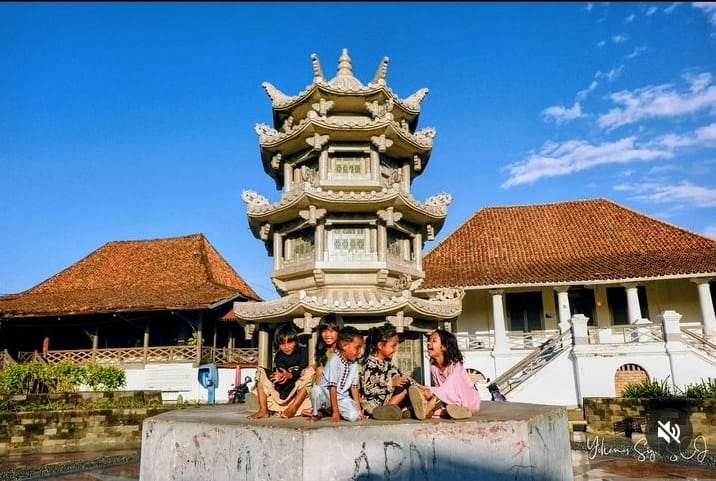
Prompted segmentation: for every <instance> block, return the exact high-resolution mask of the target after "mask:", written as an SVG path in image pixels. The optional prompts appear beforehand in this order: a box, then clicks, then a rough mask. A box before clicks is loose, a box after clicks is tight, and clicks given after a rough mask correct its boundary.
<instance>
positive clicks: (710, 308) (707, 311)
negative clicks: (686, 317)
mask: <svg viewBox="0 0 716 481" xmlns="http://www.w3.org/2000/svg"><path fill="white" fill-rule="evenodd" d="M710 280H711V279H692V280H691V282H693V283H694V284H696V287H697V288H698V289H699V305H700V306H701V319H702V320H703V323H704V337H705V338H707V339H709V340H716V314H714V304H713V300H712V298H711V288H710V286H709V281H710Z"/></svg>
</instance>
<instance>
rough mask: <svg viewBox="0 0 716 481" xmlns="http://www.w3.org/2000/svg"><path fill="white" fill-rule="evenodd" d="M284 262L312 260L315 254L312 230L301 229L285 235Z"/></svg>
mask: <svg viewBox="0 0 716 481" xmlns="http://www.w3.org/2000/svg"><path fill="white" fill-rule="evenodd" d="M285 243H286V245H285V248H284V253H285V260H286V262H304V261H313V260H314V259H315V255H316V247H315V243H314V235H313V230H312V229H310V228H306V229H301V230H299V231H295V232H291V233H290V234H287V235H286V239H285Z"/></svg>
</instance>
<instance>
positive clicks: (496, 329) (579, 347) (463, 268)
mask: <svg viewBox="0 0 716 481" xmlns="http://www.w3.org/2000/svg"><path fill="white" fill-rule="evenodd" d="M423 265H424V268H425V272H426V278H425V283H424V284H423V285H422V286H421V290H420V291H421V293H422V294H428V295H429V294H430V293H431V292H432V291H433V290H438V289H443V288H445V287H453V288H462V289H464V290H465V296H464V298H463V310H462V313H461V314H460V316H459V317H458V318H457V319H456V320H455V321H454V322H453V323H452V329H453V330H454V331H455V332H456V333H457V334H458V339H459V341H460V343H461V347H462V349H463V352H464V354H465V357H466V365H467V366H468V367H470V368H472V369H475V370H477V371H479V375H478V377H484V378H490V379H491V380H492V382H497V383H498V385H499V386H500V387H501V390H502V392H503V393H506V394H507V398H508V400H513V401H524V402H536V403H546V404H564V405H579V404H581V400H582V398H583V397H587V396H618V395H620V393H621V388H622V387H623V385H624V383H625V382H628V381H633V380H635V379H639V378H640V377H645V376H648V377H649V378H651V379H664V378H666V377H669V379H670V381H671V382H672V383H673V384H674V385H675V386H677V387H683V386H684V385H686V384H690V383H694V382H699V381H700V380H702V379H706V378H708V377H716V316H714V285H715V284H714V282H713V279H714V278H715V277H716V241H713V240H711V239H709V238H706V237H703V236H700V235H697V234H694V233H691V232H688V231H686V230H684V229H682V228H679V227H676V226H673V225H670V224H667V223H665V222H662V221H659V220H656V219H653V218H651V217H648V216H646V215H643V214H640V213H638V212H635V211H633V210H630V209H627V208H625V207H622V206H620V205H618V204H615V203H614V202H611V201H609V200H606V199H592V200H582V201H573V202H560V203H550V204H543V205H525V206H510V207H486V208H482V209H480V210H479V211H477V212H476V213H475V214H474V215H473V216H472V217H471V218H470V219H468V220H467V221H466V222H464V223H463V224H462V225H461V226H460V227H458V228H457V229H456V230H455V231H454V232H453V233H451V234H450V235H449V236H448V237H447V238H445V239H444V240H443V241H442V242H440V243H439V244H438V245H437V246H436V247H435V248H434V249H432V250H431V251H430V252H429V253H427V254H426V256H425V259H424V264H423ZM482 384H483V385H484V384H486V383H484V382H483V383H482ZM482 392H483V394H485V395H487V392H486V390H485V391H482Z"/></svg>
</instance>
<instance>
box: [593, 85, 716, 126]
mask: <svg viewBox="0 0 716 481" xmlns="http://www.w3.org/2000/svg"><path fill="white" fill-rule="evenodd" d="M707 75H708V82H702V81H703V80H704V79H705V78H706V77H705V76H704V75H703V74H702V75H698V76H696V77H694V78H695V79H697V80H695V81H693V82H692V84H691V88H690V90H689V92H686V93H680V92H677V91H676V90H675V89H674V87H673V86H672V85H670V84H664V85H656V86H648V87H644V88H640V89H636V90H633V91H628V90H622V91H619V92H615V93H612V94H611V95H610V96H609V98H610V99H611V100H612V102H614V103H615V104H620V105H623V107H617V108H614V109H611V110H610V111H609V112H607V113H606V114H602V115H601V116H600V117H599V120H598V124H599V126H600V127H602V128H606V129H608V130H611V129H615V128H617V127H619V126H622V125H627V124H631V123H634V122H637V121H639V120H642V119H648V118H665V117H678V116H680V115H685V114H690V113H693V112H696V111H698V110H701V109H707V108H716V85H710V82H711V76H710V74H707ZM698 82H701V83H699V84H698V90H694V86H695V85H697V83H698Z"/></svg>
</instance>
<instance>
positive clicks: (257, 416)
mask: <svg viewBox="0 0 716 481" xmlns="http://www.w3.org/2000/svg"><path fill="white" fill-rule="evenodd" d="M267 417H269V412H268V411H264V410H258V411H256V412H255V413H253V414H249V416H248V418H249V419H262V418H267Z"/></svg>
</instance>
